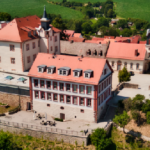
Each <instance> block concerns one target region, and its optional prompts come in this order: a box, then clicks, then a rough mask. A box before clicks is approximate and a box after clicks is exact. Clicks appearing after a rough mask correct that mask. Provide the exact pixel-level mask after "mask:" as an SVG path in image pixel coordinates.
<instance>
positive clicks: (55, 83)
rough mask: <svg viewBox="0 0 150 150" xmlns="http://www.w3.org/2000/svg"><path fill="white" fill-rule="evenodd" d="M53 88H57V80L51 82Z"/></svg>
mask: <svg viewBox="0 0 150 150" xmlns="http://www.w3.org/2000/svg"><path fill="white" fill-rule="evenodd" d="M53 89H54V90H57V82H53Z"/></svg>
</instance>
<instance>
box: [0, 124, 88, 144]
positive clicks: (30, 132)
mask: <svg viewBox="0 0 150 150" xmlns="http://www.w3.org/2000/svg"><path fill="white" fill-rule="evenodd" d="M0 130H3V131H5V132H7V131H8V132H11V133H16V134H20V133H21V134H23V135H30V136H33V137H36V138H42V137H43V139H45V140H50V141H54V140H55V139H56V138H57V140H58V141H61V140H62V139H63V140H64V142H65V143H70V144H75V141H77V142H78V145H82V144H83V142H84V144H85V145H87V144H88V139H89V137H88V136H85V137H84V136H74V135H65V134H58V133H51V132H43V131H37V130H30V129H22V128H15V127H12V126H5V125H2V124H1V125H0Z"/></svg>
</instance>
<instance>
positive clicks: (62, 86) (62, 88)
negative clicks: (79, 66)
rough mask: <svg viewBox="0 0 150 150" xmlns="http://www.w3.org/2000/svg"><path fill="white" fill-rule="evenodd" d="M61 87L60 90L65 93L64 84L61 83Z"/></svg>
mask: <svg viewBox="0 0 150 150" xmlns="http://www.w3.org/2000/svg"><path fill="white" fill-rule="evenodd" d="M59 85H60V90H61V91H63V90H64V84H63V83H60V84H59Z"/></svg>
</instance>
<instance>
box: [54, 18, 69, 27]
mask: <svg viewBox="0 0 150 150" xmlns="http://www.w3.org/2000/svg"><path fill="white" fill-rule="evenodd" d="M52 25H53V26H54V27H56V28H58V29H61V30H64V29H65V28H66V26H65V24H64V22H63V20H62V18H61V17H56V18H55V19H54V20H53V22H52Z"/></svg>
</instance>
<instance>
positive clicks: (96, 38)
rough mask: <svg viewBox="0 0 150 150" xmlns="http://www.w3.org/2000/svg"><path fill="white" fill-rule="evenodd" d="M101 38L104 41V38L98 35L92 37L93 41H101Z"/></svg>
mask: <svg viewBox="0 0 150 150" xmlns="http://www.w3.org/2000/svg"><path fill="white" fill-rule="evenodd" d="M99 40H101V41H103V40H104V38H98V37H93V38H92V41H99Z"/></svg>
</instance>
